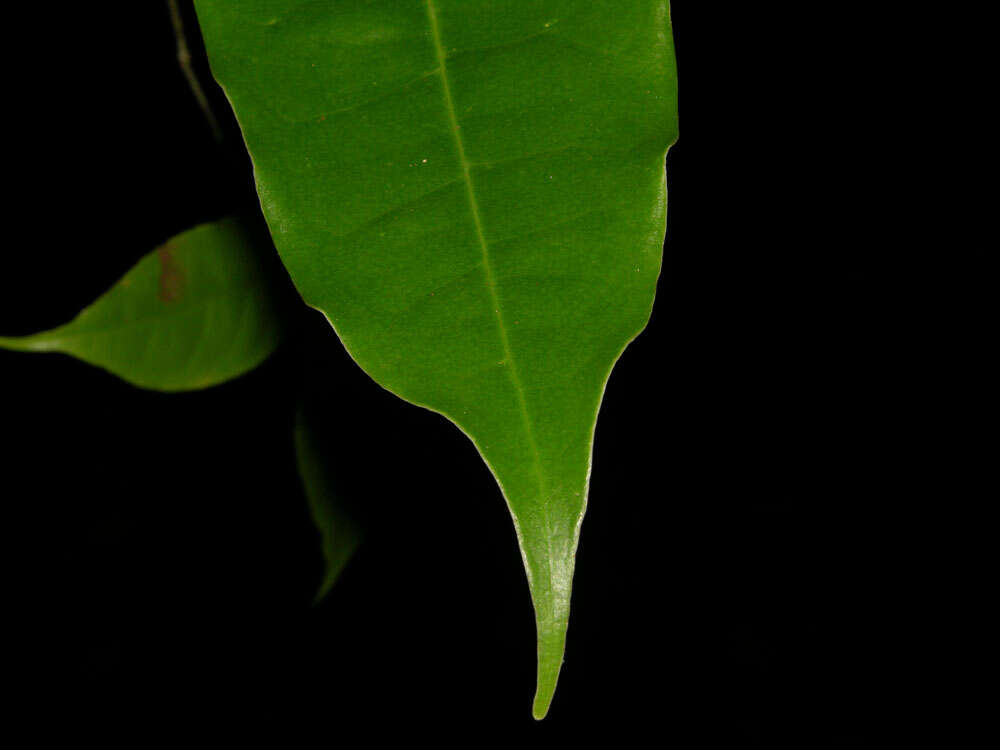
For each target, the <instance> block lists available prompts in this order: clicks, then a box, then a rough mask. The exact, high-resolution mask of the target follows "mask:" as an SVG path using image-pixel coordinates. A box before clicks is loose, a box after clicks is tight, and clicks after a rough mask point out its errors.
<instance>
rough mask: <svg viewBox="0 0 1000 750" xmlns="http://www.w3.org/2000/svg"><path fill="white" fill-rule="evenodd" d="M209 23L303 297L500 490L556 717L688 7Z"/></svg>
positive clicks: (273, 9) (541, 0) (332, 7)
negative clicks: (572, 607) (573, 596)
mask: <svg viewBox="0 0 1000 750" xmlns="http://www.w3.org/2000/svg"><path fill="white" fill-rule="evenodd" d="M195 7H196V9H197V11H198V15H199V19H200V22H201V25H202V30H203V32H204V38H205V42H206V46H207V48H208V53H209V61H210V63H211V65H212V70H213V73H214V74H215V76H216V78H217V79H218V80H219V82H220V83H221V84H222V86H223V88H224V89H225V90H226V93H227V95H228V96H229V99H230V101H231V102H232V104H233V108H234V110H235V112H236V116H237V118H238V119H239V121H240V124H241V126H242V129H243V134H244V136H245V139H246V142H247V147H248V149H249V152H250V156H251V158H252V159H253V162H254V169H255V175H256V179H257V190H258V193H259V195H260V199H261V205H262V207H263V209H264V214H265V217H266V218H267V221H268V223H269V225H270V227H271V233H272V235H273V237H274V240H275V244H276V247H277V249H278V252H279V253H280V254H281V257H282V259H283V260H284V262H285V264H286V266H287V267H288V269H289V272H290V274H291V276H292V280H293V281H294V282H295V284H296V286H297V287H298V289H299V291H300V293H301V294H302V296H303V298H304V299H305V300H306V301H307V302H308V303H309V304H310V305H312V306H314V307H316V308H317V309H319V310H321V311H323V312H324V313H325V314H326V316H327V318H328V319H329V320H330V322H331V324H332V325H333V326H334V327H335V329H336V331H337V333H338V335H339V336H340V338H341V340H342V341H343V343H344V345H345V346H346V347H347V350H348V351H349V352H350V353H351V355H352V356H353V357H354V359H355V360H356V361H357V362H358V364H359V365H361V367H363V368H364V369H365V371H366V372H368V373H369V374H370V375H371V376H372V377H373V378H374V379H375V380H376V381H377V382H378V383H380V384H381V385H383V386H384V387H385V388H387V389H389V390H390V391H392V392H393V393H395V394H397V395H399V396H400V397H402V398H404V399H406V400H408V401H411V402H413V403H415V404H419V405H421V406H425V407H427V408H428V409H431V410H433V411H436V412H439V413H441V414H443V415H444V416H446V417H447V418H448V419H450V420H451V421H453V422H454V423H455V424H456V425H458V426H459V427H460V428H461V429H462V430H463V431H464V432H465V433H466V434H467V435H468V436H469V437H470V438H471V439H472V440H473V442H474V443H475V445H476V447H477V448H478V449H479V451H480V453H481V454H482V456H483V458H484V460H485V461H486V462H487V464H488V465H489V466H490V468H491V470H492V471H493V473H494V475H495V477H496V479H497V481H498V482H499V484H500V487H501V490H502V492H503V494H504V497H505V498H506V500H507V503H508V506H509V508H510V510H511V513H512V514H513V517H514V524H515V530H516V533H517V537H518V541H519V542H520V545H521V552H522V556H523V559H524V563H525V567H526V570H527V574H528V583H529V586H530V589H531V593H532V598H533V601H534V605H535V616H536V617H535V620H536V626H537V631H538V682H537V692H536V696H535V703H534V715H535V716H536V717H537V718H541V717H542V716H544V715H545V713H546V712H547V711H548V708H549V704H550V702H551V699H552V695H553V693H554V691H555V686H556V680H557V678H558V674H559V670H560V667H561V665H562V660H563V651H564V648H565V638H566V628H567V624H568V621H569V604H570V592H571V587H572V580H573V569H574V561H575V555H576V549H577V543H578V541H579V530H580V523H581V521H582V518H583V514H584V510H585V508H586V504H587V488H588V484H589V476H590V461H591V452H592V443H593V437H594V427H595V423H596V419H597V411H598V408H599V406H600V403H601V399H602V397H603V394H604V387H605V384H606V383H607V381H608V377H609V375H610V372H611V368H612V367H613V366H614V363H615V362H616V361H617V359H618V357H619V355H620V354H621V353H622V351H623V349H624V348H625V346H626V345H627V344H628V342H629V341H631V340H632V339H633V338H634V337H635V336H636V335H637V334H638V333H639V331H641V330H642V328H643V327H644V326H645V325H646V322H647V320H648V318H649V314H650V310H651V307H652V303H653V295H654V292H655V289H656V280H657V276H658V274H659V271H660V258H661V255H662V242H663V236H664V222H665V211H666V207H665V203H666V180H665V175H664V158H665V155H666V151H667V148H668V146H669V145H670V144H671V143H672V142H673V141H674V139H675V138H676V136H677V122H676V112H677V107H676V105H677V88H676V72H675V67H674V53H673V43H672V38H671V28H670V17H669V9H668V4H667V1H666V0H616V2H580V0H502V1H498V0H422V1H421V0H412V1H410V2H380V3H372V2H366V1H364V0H342V1H339V2H303V1H302V0H240V2H233V1H232V0H196V2H195ZM606 500H609V501H610V500H612V498H606ZM628 500H632V501H640V500H641V498H628ZM441 543H446V542H445V540H444V539H442V540H441ZM456 564H461V562H460V561H456Z"/></svg>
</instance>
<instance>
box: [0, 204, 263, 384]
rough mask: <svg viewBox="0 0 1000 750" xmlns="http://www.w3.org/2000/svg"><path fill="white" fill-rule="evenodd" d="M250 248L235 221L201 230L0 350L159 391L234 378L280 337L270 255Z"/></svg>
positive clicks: (3, 343) (5, 342)
mask: <svg viewBox="0 0 1000 750" xmlns="http://www.w3.org/2000/svg"><path fill="white" fill-rule="evenodd" d="M257 242H259V240H257ZM254 243H255V240H254V238H253V236H252V235H251V234H250V233H249V232H248V231H247V230H246V229H245V228H244V226H243V224H242V223H241V222H240V221H239V220H237V219H232V218H230V219H223V220H221V221H218V222H215V223H212V224H203V225H201V226H199V227H196V228H194V229H192V230H190V231H187V232H184V233H183V234H179V235H177V236H176V237H174V238H172V239H171V240H170V241H168V242H166V243H165V244H164V245H162V246H161V247H159V248H157V249H156V250H154V251H152V252H151V253H149V254H148V255H146V256H145V257H144V258H143V259H142V260H140V261H139V262H138V263H137V264H136V265H135V266H133V267H132V268H131V269H130V270H129V271H128V272H127V273H126V274H125V275H124V276H123V277H122V278H121V279H119V280H118V281H117V282H116V283H115V285H114V286H113V287H112V288H111V289H110V290H108V291H107V292H106V293H105V294H103V295H102V296H101V297H99V298H98V299H97V300H96V301H95V302H94V303H93V304H91V305H90V306H89V307H87V308H85V309H84V310H83V311H82V312H81V313H80V314H79V315H78V316H77V317H76V318H74V319H73V320H72V321H70V322H69V323H66V324H65V325H62V326H59V327H57V328H53V329H52V330H50V331H44V332H42V333H37V334H34V335H31V336H22V337H17V338H0V347H4V348H8V349H18V350H22V351H33V352H62V353H64V354H70V355H72V356H74V357H77V358H78V359H82V360H83V361H85V362H89V363H90V364H93V365H97V366H98V367H102V368H104V369H105V370H108V371H109V372H112V373H114V374H115V375H117V376H119V377H120V378H122V379H123V380H126V381H128V382H130V383H132V384H134V385H137V386H140V387H143V388H152V389H156V390H163V391H182V390H190V389H196V388H206V387H208V386H212V385H216V384H218V383H222V382H224V381H226V380H229V379H231V378H235V377H237V376H238V375H242V374H243V373H245V372H247V371H248V370H251V369H253V368H254V367H256V366H257V365H259V364H260V363H261V362H262V361H263V360H264V359H265V358H267V356H268V355H269V354H271V352H272V351H274V349H275V347H276V346H277V345H278V343H279V342H280V340H281V335H282V326H281V319H280V316H279V311H278V307H277V302H276V298H275V296H274V294H273V292H272V290H271V287H270V285H269V282H268V279H267V278H266V275H265V273H264V269H263V267H262V266H261V263H260V260H261V258H262V252H267V250H266V248H264V249H261V248H259V247H256V246H255V244H254ZM271 252H273V251H271Z"/></svg>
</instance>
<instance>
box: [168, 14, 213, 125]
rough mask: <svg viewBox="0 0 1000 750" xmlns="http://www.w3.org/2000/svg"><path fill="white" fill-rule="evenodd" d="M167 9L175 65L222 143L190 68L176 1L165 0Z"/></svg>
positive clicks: (189, 51) (182, 22)
mask: <svg viewBox="0 0 1000 750" xmlns="http://www.w3.org/2000/svg"><path fill="white" fill-rule="evenodd" d="M167 8H169V9H170V22H171V23H172V24H173V27H174V38H175V39H176V40H177V63H178V65H180V68H181V72H182V73H183V74H184V78H186V79H187V82H188V86H189V87H190V88H191V93H192V94H194V98H195V99H196V100H197V101H198V106H199V107H200V108H201V111H202V113H203V114H204V115H205V119H206V120H208V125H209V127H210V128H211V129H212V135H213V136H214V137H215V140H216V142H217V143H222V128H221V127H219V121H218V120H216V119H215V114H214V113H213V112H212V107H211V105H210V104H209V103H208V97H206V96H205V91H204V90H203V89H202V87H201V83H199V81H198V76H197V75H195V72H194V68H192V67H191V50H190V49H188V45H187V36H186V35H185V33H184V20H183V19H182V17H181V11H180V7H179V5H178V3H177V0H167Z"/></svg>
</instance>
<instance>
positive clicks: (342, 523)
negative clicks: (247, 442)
mask: <svg viewBox="0 0 1000 750" xmlns="http://www.w3.org/2000/svg"><path fill="white" fill-rule="evenodd" d="M323 429H324V427H323V426H321V425H318V424H317V423H316V421H315V420H314V419H313V418H311V416H310V415H309V414H308V413H307V411H306V409H305V408H304V407H303V406H301V405H300V406H299V409H298V412H297V414H296V417H295V454H296V459H297V461H298V465H299V475H300V476H301V477H302V486H303V488H304V489H305V493H306V500H307V501H308V503H309V511H310V513H311V514H312V517H313V522H314V523H315V524H316V528H317V529H319V533H320V537H321V539H322V546H323V558H324V560H325V561H326V570H325V571H324V573H323V580H322V582H321V583H320V586H319V590H318V591H317V592H316V598H315V600H314V602H315V603H319V602H320V601H321V600H322V599H323V598H324V597H325V596H326V595H327V594H328V593H329V592H330V589H331V588H332V587H333V584H334V583H336V582H337V578H339V577H340V573H341V571H343V569H344V566H345V565H347V562H348V561H349V560H350V559H351V556H352V555H353V554H354V551H355V550H356V549H357V548H358V545H359V544H360V543H361V531H360V529H359V528H358V525H357V524H356V523H355V522H354V521H353V520H352V519H351V518H350V517H349V516H348V515H347V514H346V513H345V512H344V510H343V508H342V507H341V503H340V500H339V497H338V492H337V490H336V488H335V486H334V482H333V480H332V478H331V474H332V472H331V471H330V461H329V460H328V458H327V456H326V455H325V454H326V451H325V450H324V449H323V446H324V441H323V440H322V438H321V434H322V430H323Z"/></svg>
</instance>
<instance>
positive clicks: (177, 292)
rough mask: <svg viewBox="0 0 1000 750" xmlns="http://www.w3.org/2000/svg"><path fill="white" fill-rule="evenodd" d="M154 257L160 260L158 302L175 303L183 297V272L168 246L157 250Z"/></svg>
mask: <svg viewBox="0 0 1000 750" xmlns="http://www.w3.org/2000/svg"><path fill="white" fill-rule="evenodd" d="M156 257H157V258H159V259H160V294H159V297H160V301H162V302H166V303H167V304H170V303H171V302H177V301H179V300H180V298H181V297H183V296H184V271H183V270H181V267H180V266H179V265H178V264H177V259H176V258H174V256H173V253H172V252H171V247H170V245H164V246H163V247H161V248H160V249H159V250H157V251H156Z"/></svg>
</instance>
